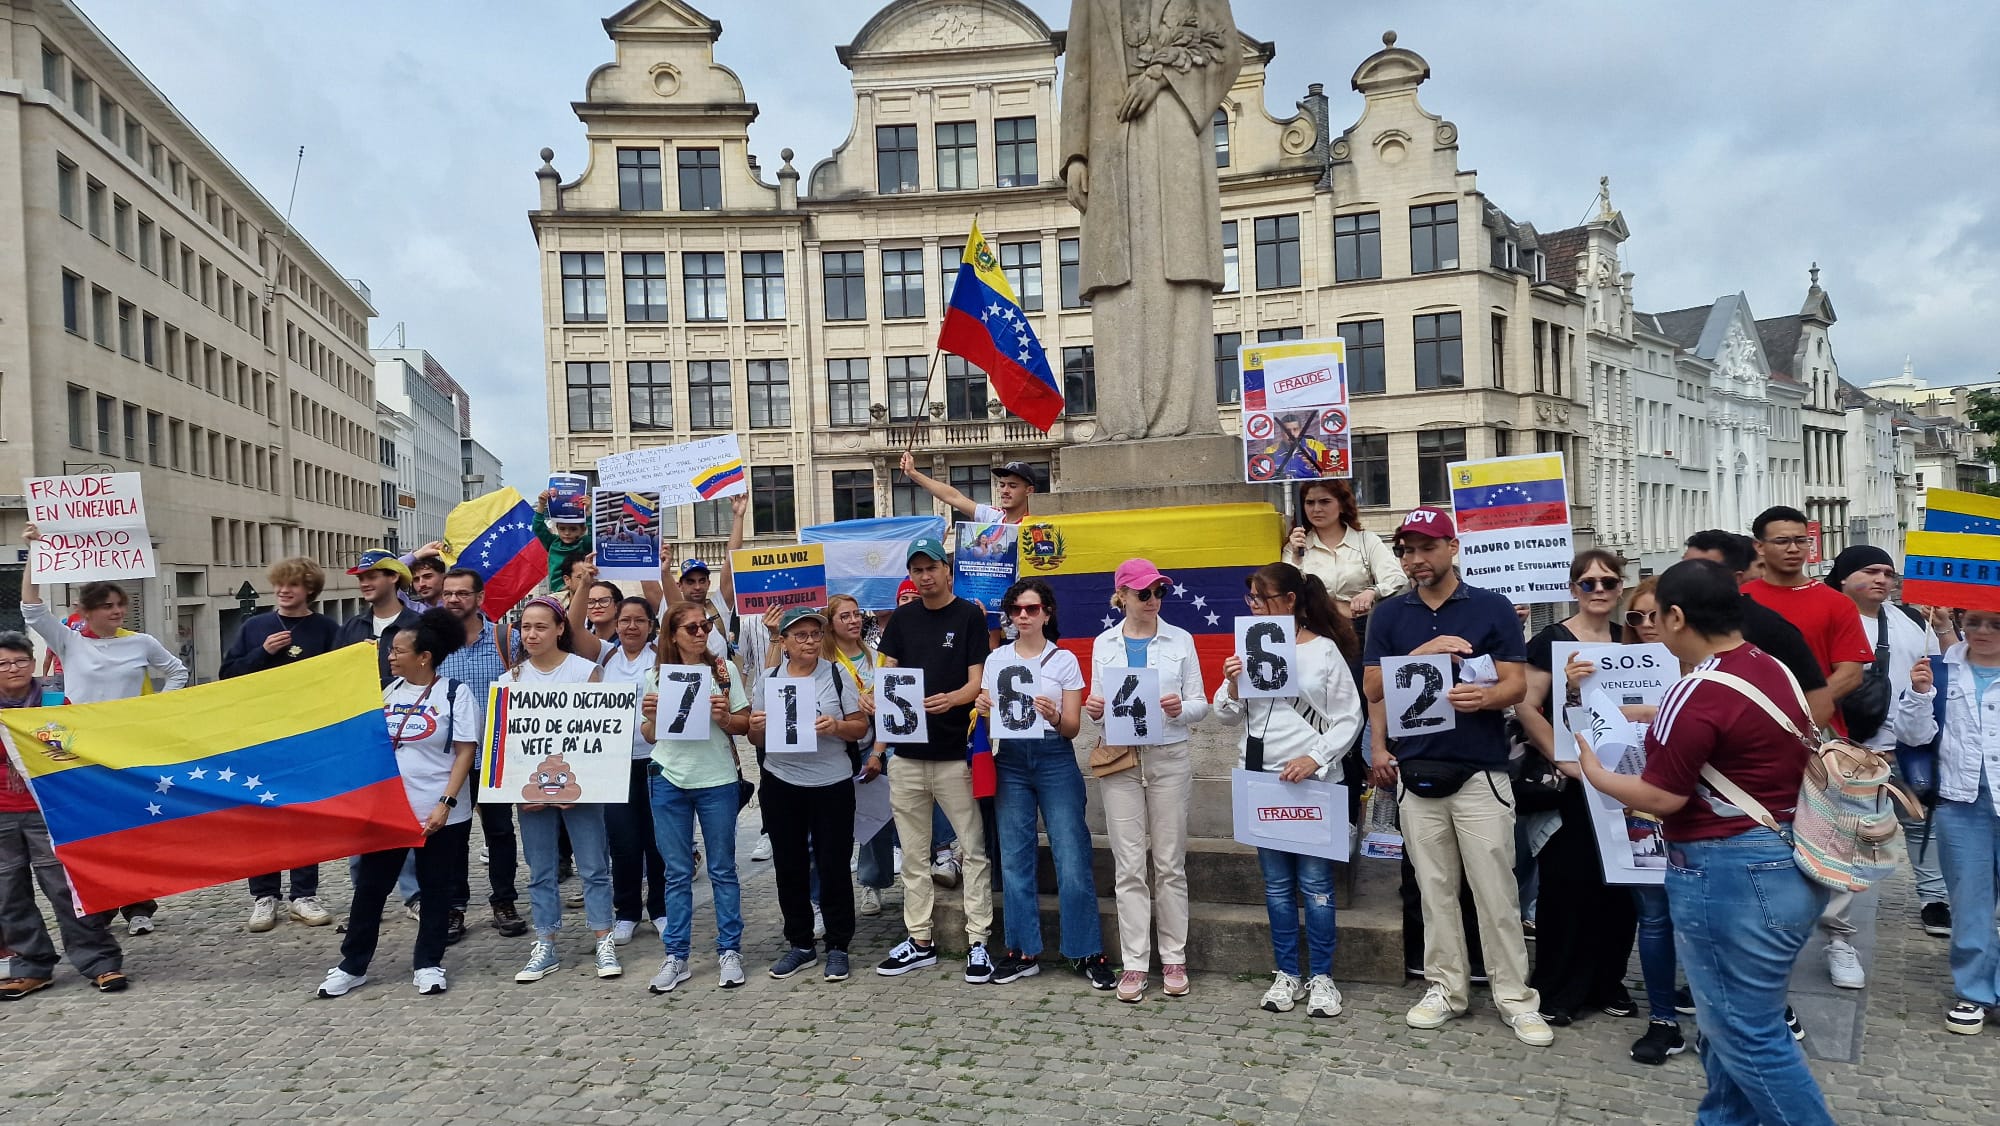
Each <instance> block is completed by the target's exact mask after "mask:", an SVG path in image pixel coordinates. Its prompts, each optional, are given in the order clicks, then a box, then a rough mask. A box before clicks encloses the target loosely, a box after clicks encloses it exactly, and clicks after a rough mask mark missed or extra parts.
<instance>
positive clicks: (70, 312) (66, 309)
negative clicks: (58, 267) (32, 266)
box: [62, 270, 83, 336]
mask: <svg viewBox="0 0 2000 1126" xmlns="http://www.w3.org/2000/svg"><path fill="white" fill-rule="evenodd" d="M62 309H63V327H64V328H66V329H68V330H69V331H71V332H73V333H76V334H77V335H78V336H82V335H83V279H82V278H80V277H77V276H76V275H75V274H72V273H70V272H69V271H68V270H64V271H63V276H62Z"/></svg>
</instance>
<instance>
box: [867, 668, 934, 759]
mask: <svg viewBox="0 0 2000 1126" xmlns="http://www.w3.org/2000/svg"><path fill="white" fill-rule="evenodd" d="M875 740H876V742H879V743H884V744H887V745H889V746H892V747H894V746H915V745H917V744H920V743H928V742H930V741H931V726H930V717H929V716H927V715H925V714H924V670H922V669H906V668H889V669H877V670H875Z"/></svg>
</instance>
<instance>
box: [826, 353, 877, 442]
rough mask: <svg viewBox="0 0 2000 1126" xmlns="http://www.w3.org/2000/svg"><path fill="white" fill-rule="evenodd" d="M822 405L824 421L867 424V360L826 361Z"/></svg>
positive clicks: (829, 422)
mask: <svg viewBox="0 0 2000 1126" xmlns="http://www.w3.org/2000/svg"><path fill="white" fill-rule="evenodd" d="M826 409H827V423H828V425H831V426H866V425H868V361H867V360H828V361H827V362H826Z"/></svg>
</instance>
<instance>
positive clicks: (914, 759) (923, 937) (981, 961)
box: [861, 536, 993, 984]
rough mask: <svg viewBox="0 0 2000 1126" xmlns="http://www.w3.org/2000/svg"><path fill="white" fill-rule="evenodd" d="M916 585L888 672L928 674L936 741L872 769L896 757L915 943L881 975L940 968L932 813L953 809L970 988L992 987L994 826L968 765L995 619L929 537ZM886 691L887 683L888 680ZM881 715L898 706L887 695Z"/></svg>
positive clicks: (928, 709) (914, 549)
mask: <svg viewBox="0 0 2000 1126" xmlns="http://www.w3.org/2000/svg"><path fill="white" fill-rule="evenodd" d="M909 569H910V582H911V583H912V584H913V585H914V586H915V587H916V588H917V599H916V600H915V601H913V602H907V603H904V604H903V605H901V606H899V607H897V608H896V612H895V613H893V614H891V615H890V616H889V624H888V625H887V626H885V627H884V628H883V630H882V646H881V651H882V657H883V662H882V663H883V665H884V666H886V667H890V668H896V667H902V668H914V669H922V670H923V674H924V692H925V696H924V701H923V709H924V712H925V713H926V717H927V720H926V726H927V728H928V734H929V736H930V738H929V739H928V740H927V741H925V742H922V743H914V742H912V743H895V744H887V743H882V742H877V743H876V744H875V747H874V750H873V751H872V752H871V753H870V754H869V756H868V758H867V760H866V761H865V762H864V763H863V764H862V767H861V771H862V774H863V775H864V776H865V777H868V778H873V777H874V776H875V775H877V774H879V773H881V772H882V769H883V767H884V765H885V764H886V762H887V760H888V757H889V755H890V753H891V752H892V751H893V752H894V754H895V759H896V763H895V767H894V769H892V770H890V771H889V802H890V805H891V807H892V808H893V809H894V810H895V814H896V835H897V836H898V837H900V838H901V839H902V842H903V871H902V875H903V924H904V926H906V927H908V928H909V932H910V937H909V938H907V939H905V940H904V941H903V942H902V943H901V944H899V945H898V946H897V947H896V948H895V949H894V950H892V951H890V952H889V956H888V957H887V958H886V959H884V960H883V961H882V964H881V965H879V966H877V967H875V972H876V973H878V974H881V975H882V976H884V977H895V976H897V975H899V974H905V973H908V972H910V971H911V970H916V969H922V968H923V967H925V966H933V965H936V964H937V946H936V944H935V943H934V942H933V941H932V938H931V902H932V885H931V866H930V855H931V805H932V803H933V802H935V803H936V804H937V805H938V807H939V808H941V809H943V810H944V815H945V817H946V818H947V819H949V820H950V821H951V827H952V829H953V831H954V832H956V833H957V834H958V841H959V848H960V849H961V850H962V852H963V863H964V875H965V881H964V894H965V938H966V944H967V947H968V949H967V952H966V957H965V980H967V981H969V982H973V983H975V984H982V983H985V982H988V981H991V980H992V978H993V962H992V959H991V958H990V957H989V956H988V954H987V952H986V938H987V935H988V933H990V932H991V931H992V929H993V885H992V882H991V879H990V877H989V871H988V866H987V859H986V828H985V823H984V820H983V818H981V816H980V812H979V802H978V801H977V800H976V799H975V798H974V797H973V796H972V767H971V766H970V765H969V764H968V763H967V762H966V754H965V751H966V734H967V730H968V729H969V728H970V726H971V723H972V703H973V701H974V700H975V699H976V698H977V697H978V695H979V682H980V675H981V673H982V672H983V671H984V670H985V666H986V652H987V646H986V611H985V610H983V609H981V608H980V606H979V604H978V603H975V602H968V601H966V600H965V599H963V598H959V597H957V596H955V595H953V594H952V592H951V568H950V567H948V566H946V564H945V560H944V544H942V543H940V542H938V541H937V540H936V539H935V538H933V537H930V536H926V537H924V538H923V539H920V540H917V541H916V542H915V543H912V544H911V545H910V554H909ZM878 685H879V681H878ZM875 706H876V708H877V709H878V710H880V709H882V708H889V707H894V706H895V704H894V703H893V702H892V701H890V700H888V699H887V698H885V697H884V696H883V694H882V693H881V692H880V691H878V692H877V693H876V699H875Z"/></svg>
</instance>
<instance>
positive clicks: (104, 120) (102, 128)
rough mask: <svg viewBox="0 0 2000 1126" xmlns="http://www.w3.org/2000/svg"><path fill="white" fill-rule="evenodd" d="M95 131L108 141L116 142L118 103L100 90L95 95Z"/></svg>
mask: <svg viewBox="0 0 2000 1126" xmlns="http://www.w3.org/2000/svg"><path fill="white" fill-rule="evenodd" d="M97 131H98V132H99V133H102V134H104V137H105V139H106V140H108V141H111V142H113V143H116V142H117V140H118V103H117V102H114V101H112V100H111V95H109V94H106V93H104V92H103V91H102V90H100V91H98V93H97Z"/></svg>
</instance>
